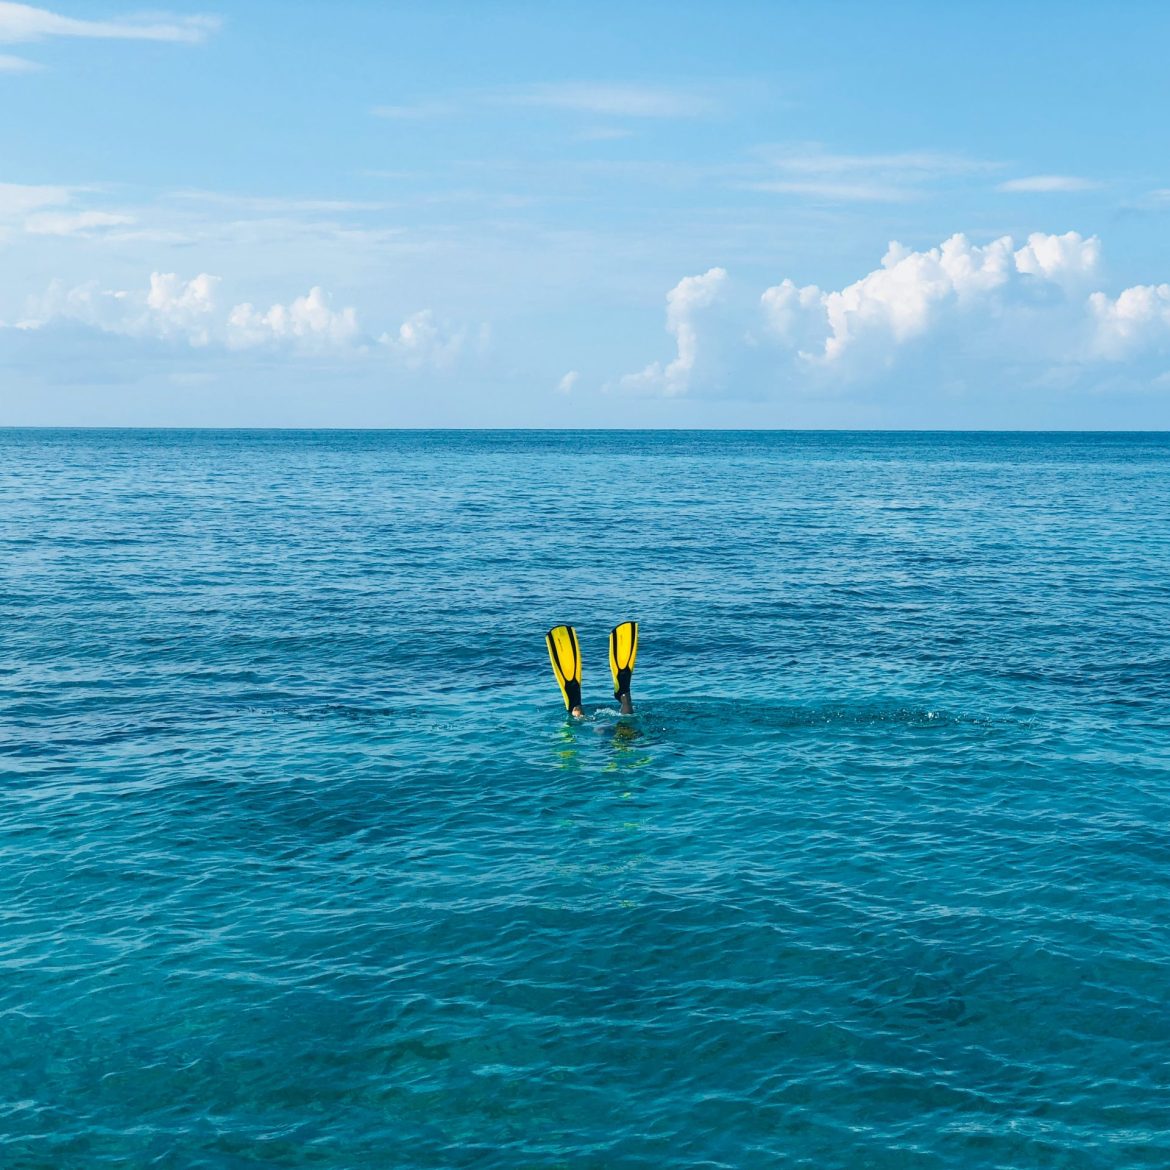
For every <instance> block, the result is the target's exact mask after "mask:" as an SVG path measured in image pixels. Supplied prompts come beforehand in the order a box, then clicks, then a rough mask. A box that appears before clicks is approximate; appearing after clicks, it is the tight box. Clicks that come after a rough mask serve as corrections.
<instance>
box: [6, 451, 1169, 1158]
mask: <svg viewBox="0 0 1170 1170" xmlns="http://www.w3.org/2000/svg"><path fill="white" fill-rule="evenodd" d="M0 455H2V459H0V623H2V625H0V629H2V634H0V637H2V647H3V652H2V654H0V773H2V776H3V780H2V784H0V1165H2V1166H4V1167H6V1168H7V1167H17V1168H20V1170H31V1168H34V1167H36V1168H39V1167H45V1168H54V1170H57V1168H66V1170H73V1168H78V1170H81V1168H87V1170H88V1168H91V1167H102V1166H111V1167H112V1166H119V1167H122V1166H135V1167H136V1166H152V1167H175V1168H178V1167H208V1168H214V1170H221V1168H222V1170H228V1168H236V1167H259V1166H265V1167H273V1166H280V1167H284V1166H289V1167H294V1166H311V1167H322V1168H325V1167H328V1168H333V1167H337V1168H355V1170H356V1168H366V1167H371V1168H372V1167H379V1168H381V1167H402V1168H413V1167H475V1168H480V1167H483V1168H500V1170H511V1168H517V1170H519V1168H530V1170H538V1168H539V1170H552V1168H554V1167H574V1168H576V1167H586V1168H594V1167H596V1168H601V1167H615V1168H623V1167H646V1168H651V1167H653V1168H655V1170H662V1168H672V1167H679V1168H681V1167H688V1168H690V1167H734V1168H739V1167H744V1168H748V1167H752V1168H754V1167H761V1168H764V1167H775V1166H786V1167H788V1166H791V1167H810V1168H811V1167H816V1168H818V1170H823V1168H826V1167H874V1168H879V1167H881V1168H885V1167H889V1168H891V1170H895V1168H897V1170H901V1168H907V1167H908V1168H916V1167H924V1168H926V1167H930V1168H934V1167H937V1168H940V1170H942V1168H946V1167H1004V1168H1008V1167H1011V1168H1018V1167H1064V1168H1080V1167H1100V1168H1103V1170H1104V1168H1109V1170H1114V1168H1116V1167H1128V1166H1150V1167H1165V1166H1166V1165H1168V1164H1170V1123H1168V1121H1167V1118H1170V995H1168V993H1167V988H1168V987H1170V896H1168V893H1167V890H1168V886H1170V834H1168V829H1170V824H1168V821H1170V713H1168V708H1167V704H1168V699H1170V649H1168V641H1167V637H1168V630H1170V437H1168V436H1159V435H1145V436H1138V435H1128V436H1127V435H1096V436H1093V435H986V434H982V435H943V434H923V435H877V434H671V433H612V434H609V433H587V434H569V433H517V432H501V433H454V432H441V433H352V434H349V433H337V432H325V433H308V432H218V433H217V432H100V431H88V432H65V431H55V432H54V431H42V432H37V431H7V432H0ZM626 617H635V618H638V619H639V620H640V622H641V646H640V651H639V660H638V669H637V672H636V674H635V680H634V682H635V686H634V694H635V700H636V701H637V703H638V714H637V716H636V718H634V719H633V720H629V721H622V720H619V719H618V718H617V716H616V712H615V710H614V705H613V703H612V700H609V699H608V689H609V687H608V684H609V679H608V671H607V668H606V656H605V655H606V652H605V643H606V635H607V632H608V629H609V627H610V625H612V624H613V623H614V622H616V621H618V620H621V619H624V618H626ZM561 621H571V622H573V623H575V624H576V626H577V629H578V631H579V633H580V636H581V641H582V647H583V651H584V655H585V679H584V690H585V698H586V701H587V703H588V704H590V705H591V708H592V709H591V713H590V717H589V718H588V719H587V720H586V721H585V722H584V723H583V724H581V725H570V724H569V723H567V722H566V720H565V718H564V712H563V710H562V709H561V705H560V698H559V695H558V694H557V692H556V689H555V686H554V684H553V681H552V677H551V673H550V671H549V667H548V662H547V658H546V656H545V650H544V645H543V633H544V630H545V629H546V628H547V627H548V626H549V625H552V624H554V623H556V622H561Z"/></svg>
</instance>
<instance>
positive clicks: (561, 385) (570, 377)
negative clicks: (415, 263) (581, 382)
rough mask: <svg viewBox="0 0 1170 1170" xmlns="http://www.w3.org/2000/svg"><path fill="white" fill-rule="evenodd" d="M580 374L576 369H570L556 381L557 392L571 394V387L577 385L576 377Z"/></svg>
mask: <svg viewBox="0 0 1170 1170" xmlns="http://www.w3.org/2000/svg"><path fill="white" fill-rule="evenodd" d="M580 377H581V375H580V374H579V373H578V372H577V371H576V370H570V371H569V372H568V373H567V374H565V375H564V376H563V377H562V378H561V380H560V381H559V382H558V383H557V393H558V394H572V393H573V387H574V386H576V385H577V381H578V379H579V378H580Z"/></svg>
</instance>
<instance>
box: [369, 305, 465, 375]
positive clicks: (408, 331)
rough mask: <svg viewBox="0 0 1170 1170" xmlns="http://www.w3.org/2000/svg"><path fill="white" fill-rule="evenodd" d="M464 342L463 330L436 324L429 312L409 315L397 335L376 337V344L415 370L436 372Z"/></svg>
mask: <svg viewBox="0 0 1170 1170" xmlns="http://www.w3.org/2000/svg"><path fill="white" fill-rule="evenodd" d="M485 340H486V335H485ZM466 341H467V331H466V330H465V329H463V328H459V327H453V326H451V325H450V324H448V323H446V322H438V321H436V320H435V315H434V313H432V312H431V310H430V309H423V310H421V311H420V312H418V313H412V314H411V315H410V316H409V317H407V318H406V320H405V321H403V322H402V324H401V325H400V326H399V327H398V331H397V333H383V334H382V336H381V337H379V338H378V342H379V344H380V345H383V346H385V347H386V348H387V349H388V350H390V352H391V353H393V354H395V355H396V356H397V357H398V358H400V359H401V360H402V361H403V362H404V363H405V364H406V365H407V366H408V367H410V368H411V369H415V370H417V369H420V368H421V367H423V366H430V367H434V368H438V369H445V368H448V367H450V366H452V365H453V364H454V363H455V360H456V359H457V358H458V357H459V354H460V352H461V351H462V350H463V347H464V344H465V343H466Z"/></svg>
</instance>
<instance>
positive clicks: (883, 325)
mask: <svg viewBox="0 0 1170 1170" xmlns="http://www.w3.org/2000/svg"><path fill="white" fill-rule="evenodd" d="M1099 252H1100V247H1099V242H1098V240H1097V239H1096V237H1090V238H1089V239H1084V238H1083V237H1081V236H1079V235H1078V234H1077V233H1076V232H1068V233H1066V234H1065V235H1063V236H1047V235H1043V234H1041V233H1035V234H1033V235H1031V236H1029V238H1028V242H1027V243H1026V244H1025V245H1024V246H1023V247H1022V248H1020V249H1018V250H1016V249H1014V248H1013V245H1012V241H1011V239H1010V238H1009V237H1007V236H1004V237H1002V238H1000V239H998V240H993V241H992V242H991V243H990V244H987V245H985V246H983V247H980V246H977V245H973V244H971V243H970V241H969V240H968V239H967V238H966V236H963V235H954V236H951V238H950V239H948V240H946V241H944V243H942V244H941V245H940V246H939V247H937V248H931V249H929V250H928V251H925V252H913V251H910V250H909V249H907V248H904V247H902V245H900V244H896V243H894V244H891V245H890V247H889V250H888V251H887V252H886V255H885V256H884V257H883V259H882V264H881V267H880V268H877V269H875V270H874V271H873V272H870V273H868V274H867V275H866V276H863V277H862V278H861V279H860V280H857V281H855V282H854V283H853V284H850V285H847V286H846V287H845V288H843V289H841V290H840V291H836V292H822V291H821V290H820V289H819V288H817V287H816V286H815V285H806V286H805V287H803V288H798V287H797V286H796V285H795V284H794V283H793V282H792V281H790V280H784V281H781V283H780V284H778V285H775V286H774V287H772V288H769V289H766V290H765V291H764V293H763V295H762V296H761V298H760V301H761V305H762V307H763V310H764V316H765V319H766V321H767V323H768V325H769V327H770V329H771V331H772V333H773V335H774V336H776V337H777V338H779V339H780V340H781V341H783V342H786V343H788V344H789V345H790V346H791V347H792V348H794V349H795V350H796V352H798V353H799V354H800V355H801V356H802V357H805V358H808V359H810V360H817V361H822V362H825V363H835V362H840V361H841V360H842V359H843V358H844V357H845V356H846V354H847V353H848V352H849V351H850V350H852V349H856V348H857V347H858V346H859V345H863V344H867V343H868V344H867V352H868V351H871V350H872V349H873V348H874V343H875V342H876V343H877V348H878V349H880V350H881V352H882V355H883V357H888V356H889V354H890V351H891V348H892V347H897V346H899V345H901V344H903V343H905V342H907V341H909V340H911V339H913V338H915V337H918V336H920V335H921V334H923V333H926V332H927V331H928V330H929V329H930V328H931V327H932V326H934V325H935V324H936V323H937V321H938V319H939V317H940V316H941V315H942V314H944V313H946V312H949V311H956V312H964V311H966V312H972V311H977V310H979V309H983V310H985V311H990V312H992V313H995V312H998V311H1000V310H1001V308H1002V306H1001V305H1000V304H999V303H998V300H997V298H1000V297H1001V295H1002V293H1003V291H1004V290H1005V289H1007V288H1008V287H1010V286H1019V284H1020V282H1021V281H1022V280H1025V279H1027V278H1029V277H1035V278H1038V279H1040V280H1042V281H1046V282H1050V283H1051V284H1053V285H1057V286H1064V285H1067V284H1069V283H1070V282H1075V281H1076V280H1079V279H1083V278H1085V277H1086V276H1088V275H1090V274H1091V273H1092V272H1093V270H1094V268H1095V267H1096V263H1097V258H1098V256H1099Z"/></svg>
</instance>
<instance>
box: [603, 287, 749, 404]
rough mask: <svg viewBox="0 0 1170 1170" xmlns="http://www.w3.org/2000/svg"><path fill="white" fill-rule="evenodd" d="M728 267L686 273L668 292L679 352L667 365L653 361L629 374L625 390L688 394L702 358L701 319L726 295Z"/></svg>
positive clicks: (669, 315) (672, 329) (669, 326)
mask: <svg viewBox="0 0 1170 1170" xmlns="http://www.w3.org/2000/svg"><path fill="white" fill-rule="evenodd" d="M726 285H727V271H726V270H725V269H723V268H710V269H708V270H707V271H706V272H704V273H703V274H702V275H701V276H686V277H683V279H682V280H680V281H679V282H678V284H676V285H675V286H674V288H672V289H671V290H670V292H668V293H667V294H666V329H667V332H668V333H671V334H673V336H674V340H675V346H676V352H675V356H674V357H673V359H671V361H669V362H668V363H667V364H666V365H665V366H663V365H662V363H661V362H651V363H650V365H648V366H646V368H645V369H643V370H641V371H639V372H638V373H636V374H627V375H626V376H625V377H624V378H622V379H621V382H620V383H619V386H620V387H621V388H622V389H623V390H632V391H636V392H637V391H641V392H649V393H659V394H664V395H666V396H667V397H674V396H676V395H680V394H685V393H686V392H687V391H688V390H689V389H690V385H691V379H692V377H693V376H694V374H695V371H696V366H697V365H698V362H699V348H700V347H699V321H700V319H701V317H702V315H703V312H704V310H706V309H710V308H711V306H712V305H714V304H716V303H717V302H718V300H719V299H720V297H721V296H722V295H723V291H724V288H725V287H726Z"/></svg>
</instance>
